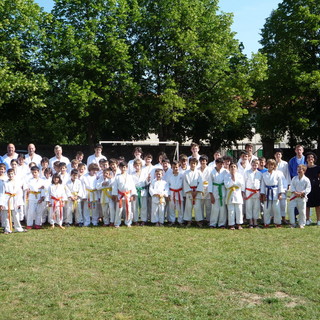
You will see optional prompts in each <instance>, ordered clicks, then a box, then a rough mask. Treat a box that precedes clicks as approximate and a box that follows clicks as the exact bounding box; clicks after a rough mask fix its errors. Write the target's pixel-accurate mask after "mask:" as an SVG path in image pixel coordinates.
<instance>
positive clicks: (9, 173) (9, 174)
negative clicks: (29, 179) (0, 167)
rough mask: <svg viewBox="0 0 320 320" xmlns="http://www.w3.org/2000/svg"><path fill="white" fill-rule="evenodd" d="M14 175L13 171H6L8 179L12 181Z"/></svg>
mask: <svg viewBox="0 0 320 320" xmlns="http://www.w3.org/2000/svg"><path fill="white" fill-rule="evenodd" d="M14 175H15V173H14V169H8V171H7V176H8V179H9V180H12V179H13V178H14Z"/></svg>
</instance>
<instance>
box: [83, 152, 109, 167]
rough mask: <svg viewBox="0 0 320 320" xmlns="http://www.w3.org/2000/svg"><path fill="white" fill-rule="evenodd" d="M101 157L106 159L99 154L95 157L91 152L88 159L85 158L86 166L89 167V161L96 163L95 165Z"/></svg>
mask: <svg viewBox="0 0 320 320" xmlns="http://www.w3.org/2000/svg"><path fill="white" fill-rule="evenodd" d="M101 159H105V160H107V157H105V156H104V155H101V156H99V157H96V155H95V154H92V155H91V156H89V157H88V159H87V166H88V167H89V164H91V163H96V164H97V165H99V161H100V160H101Z"/></svg>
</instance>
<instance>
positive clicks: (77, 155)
mask: <svg viewBox="0 0 320 320" xmlns="http://www.w3.org/2000/svg"><path fill="white" fill-rule="evenodd" d="M83 157H84V154H83V152H82V151H77V153H76V159H77V160H78V161H79V163H80V162H82V160H83Z"/></svg>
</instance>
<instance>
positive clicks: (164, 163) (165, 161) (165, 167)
mask: <svg viewBox="0 0 320 320" xmlns="http://www.w3.org/2000/svg"><path fill="white" fill-rule="evenodd" d="M169 166H170V160H169V159H168V158H164V159H162V168H163V170H165V171H167V170H168V169H169Z"/></svg>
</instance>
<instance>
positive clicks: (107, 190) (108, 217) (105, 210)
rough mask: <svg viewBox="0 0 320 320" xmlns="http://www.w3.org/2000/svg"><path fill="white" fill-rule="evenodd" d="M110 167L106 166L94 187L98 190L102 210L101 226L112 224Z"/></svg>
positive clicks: (112, 202) (113, 216)
mask: <svg viewBox="0 0 320 320" xmlns="http://www.w3.org/2000/svg"><path fill="white" fill-rule="evenodd" d="M113 182H114V178H113V177H112V169H111V168H106V169H104V170H103V176H102V177H101V178H100V179H99V180H97V185H96V188H97V189H98V190H99V191H100V203H101V210H102V218H103V226H104V227H108V226H114V218H115V213H116V210H115V204H114V201H113V200H112V184H113Z"/></svg>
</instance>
